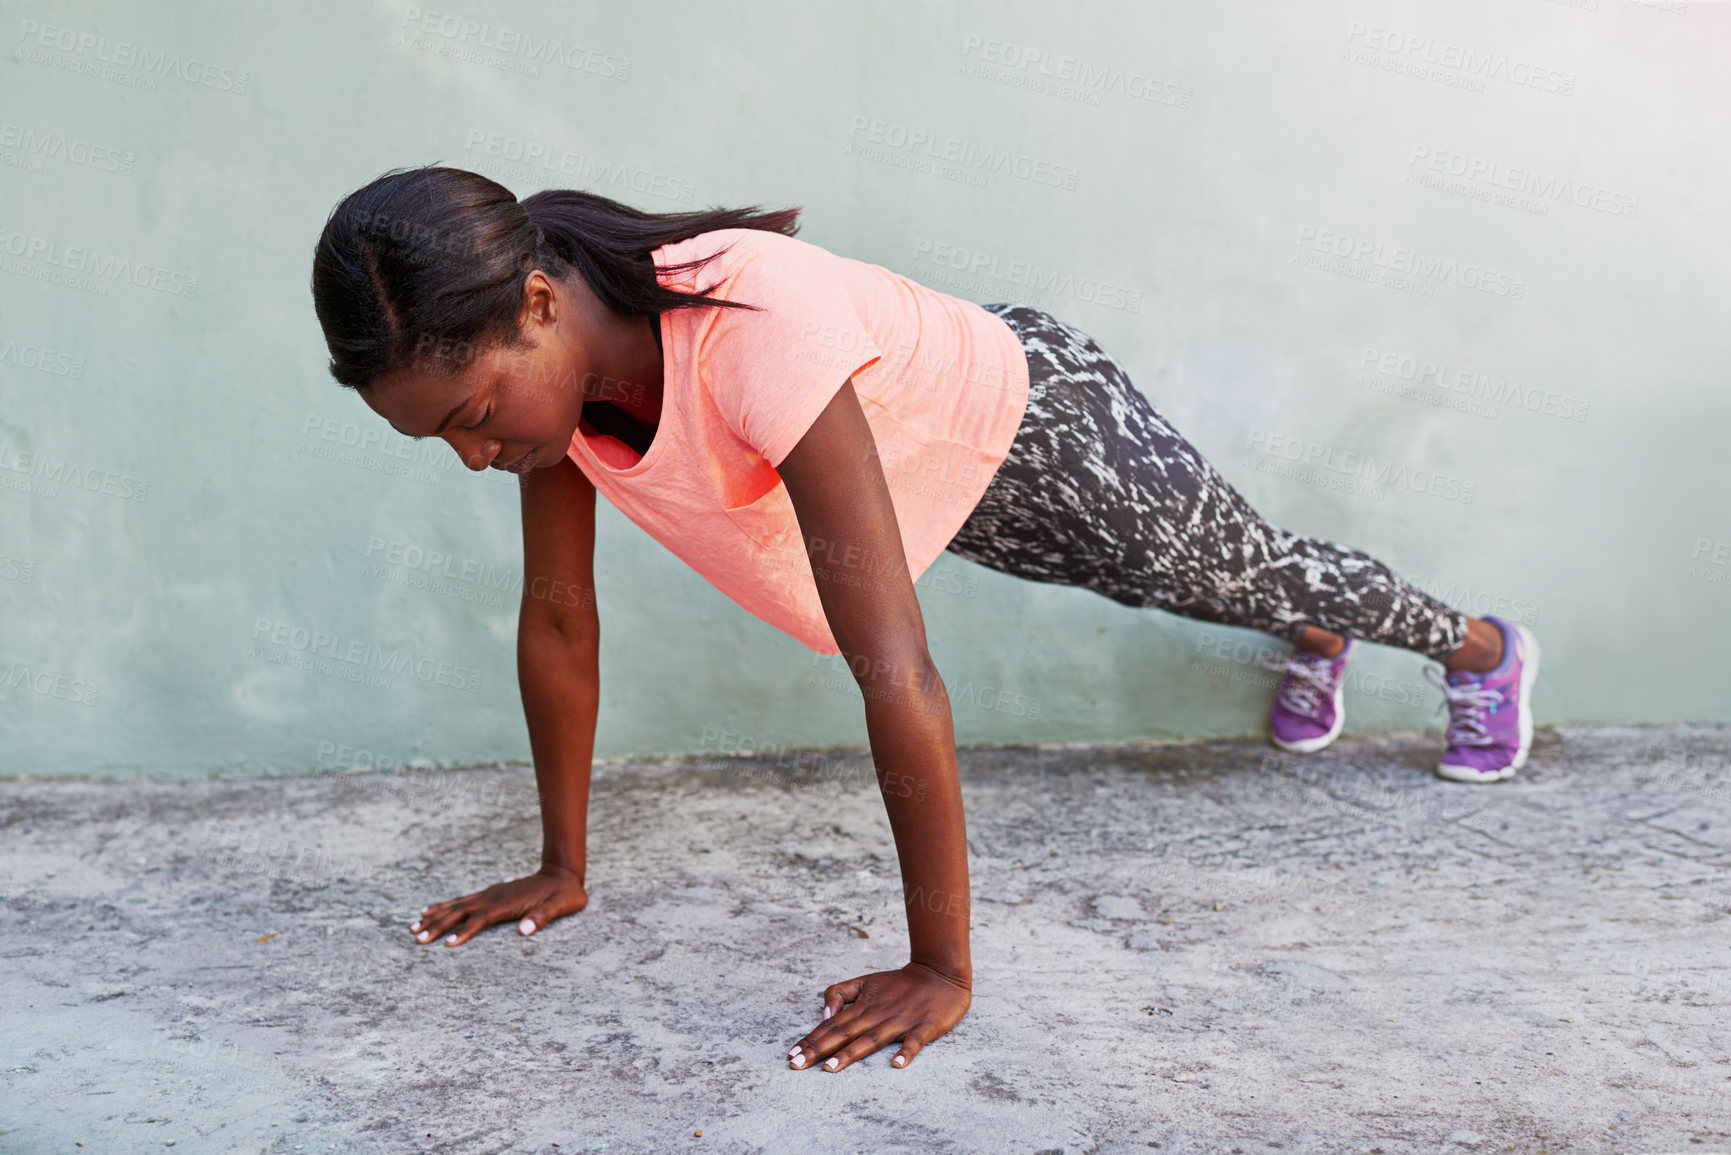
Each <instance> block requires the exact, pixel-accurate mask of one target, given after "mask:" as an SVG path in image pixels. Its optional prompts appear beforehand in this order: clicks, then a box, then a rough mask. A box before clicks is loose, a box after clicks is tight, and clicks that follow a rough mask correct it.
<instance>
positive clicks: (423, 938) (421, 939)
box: [415, 930, 433, 942]
mask: <svg viewBox="0 0 1731 1155" xmlns="http://www.w3.org/2000/svg"><path fill="white" fill-rule="evenodd" d="M432 934H433V932H432V931H430V930H423V931H422V932H421V933H420V934H418V935H416V936H415V941H416V942H426V941H427V940H428V939H429V938H431V937H432Z"/></svg>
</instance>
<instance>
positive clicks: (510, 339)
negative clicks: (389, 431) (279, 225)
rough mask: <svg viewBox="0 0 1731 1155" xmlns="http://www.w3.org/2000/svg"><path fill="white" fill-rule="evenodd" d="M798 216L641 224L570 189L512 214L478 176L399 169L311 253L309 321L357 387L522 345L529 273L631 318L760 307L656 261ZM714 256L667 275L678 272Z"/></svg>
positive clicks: (639, 216) (752, 214) (756, 213)
mask: <svg viewBox="0 0 1731 1155" xmlns="http://www.w3.org/2000/svg"><path fill="white" fill-rule="evenodd" d="M799 213H800V210H799V209H798V208H791V209H780V210H777V211H773V212H764V211H760V210H759V209H758V207H757V206H755V205H753V206H751V207H749V208H743V209H706V210H702V211H699V212H687V213H646V212H642V211H640V210H638V209H635V208H632V207H631V206H630V205H626V204H621V203H620V202H618V201H615V200H609V199H608V198H607V197H604V196H600V195H597V194H596V193H590V192H581V191H579V190H576V189H548V190H547V191H545V192H538V193H536V194H535V195H534V196H531V197H529V198H528V199H527V200H524V201H522V202H521V203H519V202H518V200H517V198H516V197H515V196H514V195H512V193H511V190H510V189H508V188H506V187H505V186H504V185H501V184H499V183H497V182H496V181H491V180H488V179H487V178H486V177H484V176H481V175H479V174H478V173H472V172H467V171H465V170H463V169H459V168H444V167H440V166H435V165H428V166H425V167H422V168H407V169H393V170H391V171H390V172H387V173H386V174H384V175H383V176H381V177H379V178H378V179H377V180H374V181H373V182H372V183H370V184H368V185H366V186H365V187H364V188H360V189H357V190H355V191H354V192H352V193H350V194H349V195H348V196H346V197H344V198H343V200H342V202H341V203H340V204H338V205H337V207H336V208H335V209H334V210H332V212H331V215H330V218H329V219H328V220H326V221H325V227H324V231H323V232H322V233H320V234H319V242H318V246H317V248H316V249H315V250H314V252H313V275H312V291H313V309H314V311H315V312H317V314H318V318H319V325H320V327H321V328H323V329H324V334H325V344H326V345H328V346H329V347H330V353H331V365H330V369H331V376H333V377H335V378H336V379H337V380H338V381H339V382H341V383H342V384H344V385H347V386H349V387H351V388H357V389H358V388H363V387H365V386H367V385H369V384H371V383H372V382H374V381H375V380H377V379H378V378H379V377H381V376H383V375H385V374H386V373H390V372H392V371H394V370H397V369H400V368H405V367H409V366H417V367H418V366H422V365H443V366H447V367H448V371H456V370H458V369H460V368H461V367H462V366H463V365H464V364H467V363H468V361H469V360H471V359H472V358H473V356H474V354H475V353H476V352H478V351H479V350H480V349H482V348H484V347H486V346H488V345H490V344H492V343H495V342H503V343H504V344H506V345H510V346H517V345H520V344H521V343H522V337H521V333H520V330H519V327H518V323H517V318H518V316H519V315H520V313H521V311H522V303H523V279H524V278H525V277H526V276H527V275H528V274H529V273H530V272H532V271H534V270H535V269H541V270H542V271H544V272H545V273H546V274H547V275H548V276H551V277H554V278H555V279H560V280H564V279H567V278H568V277H569V276H570V273H571V270H572V269H573V268H575V269H576V270H577V271H578V272H579V273H581V274H582V275H583V279H584V280H585V281H586V282H588V285H589V288H590V289H592V290H593V291H594V293H595V295H596V296H597V297H598V298H600V300H601V301H602V303H604V304H605V305H606V306H607V307H608V308H610V309H612V310H613V311H614V312H617V313H621V314H623V315H625V316H628V317H641V316H651V315H655V314H659V313H663V312H667V311H669V310H673V309H689V308H698V307H704V306H712V307H725V308H747V309H749V308H756V306H754V305H749V304H745V303H744V302H738V301H726V300H718V299H715V298H712V297H710V296H709V295H708V293H709V291H710V289H713V288H714V287H715V286H714V285H711V286H709V287H708V288H706V289H704V290H702V291H700V292H696V293H682V292H678V291H676V290H673V289H669V288H666V287H664V286H663V285H662V284H661V283H660V281H658V280H657V279H656V272H655V262H654V260H653V259H652V258H651V256H650V254H651V252H653V251H654V250H655V249H657V248H659V247H660V246H662V245H667V244H673V243H675V242H677V241H683V240H686V239H688V238H690V237H694V236H697V235H698V234H699V233H706V232H711V231H713V230H715V229H730V228H748V229H764V230H766V231H769V232H778V233H785V234H786V235H788V236H792V235H794V233H796V232H797V231H798V229H799V225H798V223H797V221H798V217H799ZM723 251H725V250H723ZM718 255H720V254H719V253H715V254H711V255H710V256H709V257H704V258H701V259H699V260H693V261H686V262H683V263H680V264H677V265H669V266H664V267H665V268H667V269H668V271H670V272H673V273H675V274H683V273H686V272H690V271H692V270H694V269H696V268H699V267H701V266H702V265H703V264H705V263H706V262H707V261H708V260H710V259H712V258H713V257H714V256H718Z"/></svg>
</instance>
